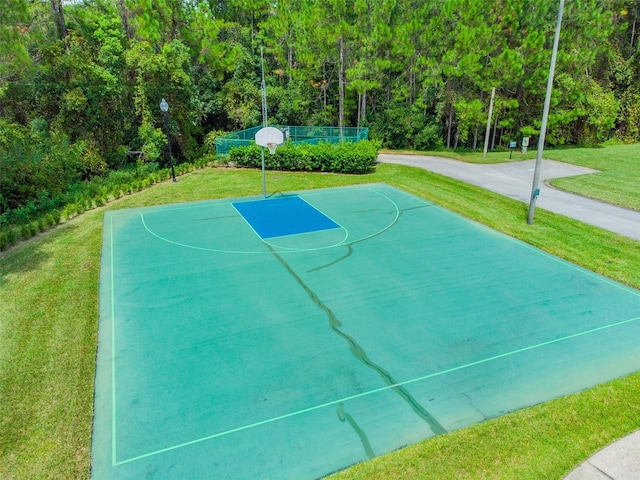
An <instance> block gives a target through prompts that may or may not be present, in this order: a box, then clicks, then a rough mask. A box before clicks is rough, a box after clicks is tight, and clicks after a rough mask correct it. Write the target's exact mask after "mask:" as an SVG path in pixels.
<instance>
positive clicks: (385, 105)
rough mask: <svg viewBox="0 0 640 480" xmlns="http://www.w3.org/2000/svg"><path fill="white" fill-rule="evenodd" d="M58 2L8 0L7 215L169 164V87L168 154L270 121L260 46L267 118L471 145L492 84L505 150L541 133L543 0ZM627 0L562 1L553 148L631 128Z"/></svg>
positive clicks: (636, 68)
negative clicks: (113, 177)
mask: <svg viewBox="0 0 640 480" xmlns="http://www.w3.org/2000/svg"><path fill="white" fill-rule="evenodd" d="M53 3H54V4H55V5H62V6H63V8H64V13H65V15H64V19H65V21H66V25H61V24H60V21H61V20H62V19H61V18H60V16H59V15H58V14H54V13H53V12H52V4H51V2H27V1H25V0H4V1H3V2H0V4H1V8H0V11H2V12H3V14H2V15H0V171H2V178H0V214H2V213H3V212H6V211H8V210H15V209H20V208H24V207H26V206H27V204H28V203H29V202H35V203H36V204H37V203H38V202H40V200H39V199H40V198H43V197H42V196H40V197H39V195H44V196H45V197H46V196H48V197H49V198H51V199H59V198H62V197H64V195H65V192H66V191H67V190H68V189H69V188H71V186H73V185H74V184H75V183H77V182H82V181H88V180H90V179H95V178H97V177H105V176H107V175H108V172H110V171H113V170H116V169H127V168H131V167H133V168H135V163H136V162H137V161H139V160H140V159H142V160H143V161H144V162H150V163H156V162H157V163H158V168H160V169H162V168H166V167H168V166H169V157H168V155H167V154H166V153H167V151H168V148H167V147H168V145H167V135H166V132H165V126H164V118H163V116H162V114H161V113H160V111H159V108H158V104H159V102H160V99H161V98H165V99H167V101H168V102H169V105H170V111H169V114H168V118H167V126H168V131H169V138H170V142H171V150H172V152H173V156H174V158H175V160H176V164H182V163H184V162H188V163H195V162H197V161H198V160H199V159H200V158H201V156H203V155H204V156H205V157H206V158H207V159H211V158H212V155H213V151H212V145H213V144H212V143H211V139H212V136H215V135H216V133H215V132H219V131H231V130H235V129H239V128H246V127H252V126H255V125H259V124H261V123H262V112H261V89H260V87H261V65H262V61H261V49H262V51H263V52H264V67H265V80H266V84H267V85H266V89H267V110H268V115H269V120H270V121H271V123H273V124H289V125H296V124H297V125H340V124H344V125H358V126H368V127H370V132H371V137H372V138H373V139H377V140H379V141H381V142H382V144H383V145H384V146H385V147H390V148H414V149H430V150H431V149H439V148H442V147H443V146H447V147H453V146H456V147H462V148H466V149H472V148H474V147H475V146H476V145H478V144H481V143H482V141H483V140H484V139H483V138H482V136H483V134H484V125H485V122H486V118H487V114H488V108H489V95H490V93H489V92H491V89H492V88H493V87H495V88H496V98H495V108H494V112H493V118H494V120H495V123H494V125H495V127H493V126H492V129H491V135H492V138H493V136H495V144H496V146H497V148H501V147H505V145H506V142H508V141H509V140H512V139H514V138H518V137H520V136H521V135H523V134H526V135H528V136H530V137H532V138H531V142H532V144H535V142H536V140H537V139H536V138H535V137H536V136H537V135H538V131H539V128H540V116H541V112H542V104H543V100H544V94H545V85H546V80H547V75H548V69H549V60H550V52H551V39H552V38H553V31H554V28H555V20H556V14H557V3H556V2H553V1H552V0H544V1H541V2H534V3H532V2H531V0H505V1H503V2H499V3H496V2H489V1H481V2H478V1H472V0H448V1H446V2H413V1H408V0H394V1H381V2H373V1H370V0H355V1H353V2H344V1H342V0H329V1H323V2H320V1H318V0H308V1H304V2H300V1H295V0H282V1H278V2H275V3H274V2H269V1H267V0H259V1H247V0H228V1H223V2H178V1H176V0H160V1H157V2H151V1H150V0H126V1H124V0H123V1H119V2H115V1H94V2H60V1H56V2H53ZM636 3H637V2H632V1H630V0H616V1H615V2H608V3H607V2H604V3H603V2H599V1H597V0H584V1H581V2H571V3H569V4H568V5H566V8H565V13H564V18H563V24H562V36H561V39H560V52H559V55H558V62H557V68H556V81H555V83H554V93H553V102H552V109H551V112H550V116H549V124H548V131H547V139H548V143H550V144H552V145H573V144H584V145H595V144H600V143H604V142H606V141H608V140H610V139H611V138H613V137H615V138H617V139H619V140H620V141H623V142H629V143H632V142H638V141H640V87H639V85H640V62H639V61H638V59H639V58H640V57H639V56H640V50H639V40H638V38H639V36H638V33H637V32H638V24H639V19H640V11H639V10H638V6H637V5H636ZM62 27H65V29H66V32H67V34H64V31H63V30H62ZM210 132H212V133H210ZM140 152H142V153H140ZM285 163H292V164H293V163H295V162H293V160H292V161H291V162H289V161H287V162H285ZM182 168H187V167H182ZM301 168H315V167H313V166H312V167H308V166H307V164H306V163H305V164H304V165H303V166H302V167H301ZM114 188H115V187H114ZM127 189H128V187H127V188H123V191H124V190H127ZM60 208H62V207H60Z"/></svg>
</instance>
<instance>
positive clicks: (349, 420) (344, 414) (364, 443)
mask: <svg viewBox="0 0 640 480" xmlns="http://www.w3.org/2000/svg"><path fill="white" fill-rule="evenodd" d="M336 413H337V414H338V418H339V419H340V421H341V422H344V421H345V420H346V421H347V423H349V425H351V428H353V430H354V431H355V432H356V435H358V438H360V441H361V442H362V446H363V447H364V451H365V453H366V454H367V457H369V458H373V457H375V456H376V454H375V452H374V451H373V447H372V446H371V442H369V438H368V437H367V434H366V433H365V431H364V430H362V428H360V425H358V423H357V422H356V421H355V420H354V418H353V417H352V416H351V415H349V414H348V413H347V412H345V411H344V403H340V404H339V405H338V411H337V412H336Z"/></svg>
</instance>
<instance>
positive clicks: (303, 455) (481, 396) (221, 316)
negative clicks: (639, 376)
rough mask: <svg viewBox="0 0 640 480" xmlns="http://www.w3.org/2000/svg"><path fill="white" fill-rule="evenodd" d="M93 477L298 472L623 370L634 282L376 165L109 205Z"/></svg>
mask: <svg viewBox="0 0 640 480" xmlns="http://www.w3.org/2000/svg"><path fill="white" fill-rule="evenodd" d="M100 298H101V300H100V328H99V347H98V362H97V363H98V370H97V377H96V398H95V419H94V433H93V455H92V461H93V471H92V476H93V478H94V479H96V480H106V479H129V478H130V479H140V478H157V479H165V478H199V479H203V478H252V479H255V478H279V479H282V478H292V479H305V478H306V479H314V478H319V477H322V476H324V475H327V474H329V473H331V472H334V471H337V470H340V469H343V468H346V467H348V466H349V465H352V464H354V463H356V462H360V461H364V460H367V459H368V458H372V457H374V456H377V455H380V454H383V453H386V452H389V451H392V450H395V449H397V448H400V447H402V446H405V445H409V444H412V443H415V442H418V441H421V440H424V439H427V438H430V437H433V436H435V435H440V434H443V433H446V432H448V431H452V430H455V429H460V428H464V427H466V426H469V425H472V424H474V423H477V422H481V421H483V420H486V419H488V418H493V417H497V416H500V415H502V414H505V413H507V412H511V411H513V410H516V409H520V408H523V407H526V406H530V405H534V404H536V403H540V402H544V401H547V400H550V399H552V398H556V397H558V396H562V395H566V394H569V393H572V392H576V391H579V390H582V389H585V388H589V387H591V386H593V385H596V384H598V383H601V382H604V381H607V380H610V379H612V378H615V377H619V376H622V375H625V374H628V373H631V372H633V371H637V370H639V369H640V343H639V342H638V341H637V339H638V338H639V336H640V292H639V291H637V290H634V289H632V288H629V287H626V286H624V285H621V284H619V283H616V282H614V281H612V280H610V279H607V278H604V277H601V276H599V275H596V274H594V273H592V272H590V271H587V270H584V269H582V268H580V267H577V266H575V265H573V264H570V263H568V262H565V261H563V260H561V259H558V258H556V257H553V256H551V255H549V254H547V253H545V252H542V251H540V250H538V249H535V248H533V247H531V246H529V245H527V244H525V243H522V242H519V241H517V240H514V239H513V238H511V237H508V236H505V235H502V234H500V233H497V232H495V231H493V230H491V229H488V228H486V227H484V226H482V225H479V224H477V223H474V222H472V221H469V220H467V219H465V218H463V217H460V216H458V215H456V214H453V213H451V212H449V211H447V210H445V209H442V208H440V207H439V206H437V205H434V204H432V203H429V202H427V201H424V200H422V199H420V198H418V197H415V196H413V195H410V194H408V193H406V192H404V191H401V190H398V189H396V188H393V187H391V186H389V185H386V184H372V185H365V186H354V187H345V188H334V189H324V190H311V191H302V192H292V193H287V194H277V195H273V196H270V197H268V198H266V199H264V198H262V197H251V198H235V199H225V200H214V201H206V202H198V203H190V204H181V205H170V206H157V207H148V208H140V209H130V210H119V211H111V212H108V213H107V214H106V216H105V228H104V243H103V253H102V269H101V281H100Z"/></svg>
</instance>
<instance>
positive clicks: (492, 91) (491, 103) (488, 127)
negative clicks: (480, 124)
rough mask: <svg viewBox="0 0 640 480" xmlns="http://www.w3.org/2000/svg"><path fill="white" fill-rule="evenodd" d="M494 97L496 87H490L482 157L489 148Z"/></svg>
mask: <svg viewBox="0 0 640 480" xmlns="http://www.w3.org/2000/svg"><path fill="white" fill-rule="evenodd" d="M495 97H496V87H493V88H492V89H491V101H490V102H489V118H487V131H486V132H485V134H484V152H483V154H482V156H483V157H486V156H487V150H489V134H490V133H491V115H492V114H493V99H494V98H495Z"/></svg>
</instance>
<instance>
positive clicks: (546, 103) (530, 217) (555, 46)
mask: <svg viewBox="0 0 640 480" xmlns="http://www.w3.org/2000/svg"><path fill="white" fill-rule="evenodd" d="M563 9H564V0H560V7H559V9H558V23H557V24H556V34H555V36H554V38H553V50H552V52H551V66H550V67H549V78H548V79H547V94H546V95H545V97H544V109H543V111H542V125H540V137H539V138H538V152H537V154H536V167H535V171H534V174H533V185H532V186H531V201H530V202H529V215H528V216H527V223H528V224H529V225H531V224H533V214H534V212H535V208H536V200H537V198H538V195H539V194H540V189H539V188H538V183H539V182H540V166H541V164H542V151H543V150H544V137H545V135H546V133H547V120H548V118H549V105H550V104H551V92H552V90H553V74H554V72H555V69H556V56H557V55H558V43H559V42H560V29H561V27H562V11H563Z"/></svg>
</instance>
